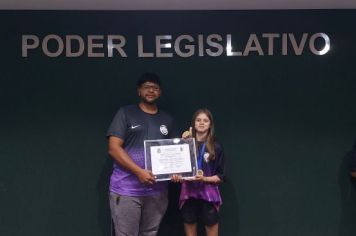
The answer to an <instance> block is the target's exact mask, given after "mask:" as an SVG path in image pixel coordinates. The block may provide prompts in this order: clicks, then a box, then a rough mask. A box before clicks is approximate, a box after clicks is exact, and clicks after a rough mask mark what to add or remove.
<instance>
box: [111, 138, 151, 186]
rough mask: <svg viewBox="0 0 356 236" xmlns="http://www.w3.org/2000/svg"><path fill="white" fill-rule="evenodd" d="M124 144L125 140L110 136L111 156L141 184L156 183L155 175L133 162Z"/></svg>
mask: <svg viewBox="0 0 356 236" xmlns="http://www.w3.org/2000/svg"><path fill="white" fill-rule="evenodd" d="M123 144H124V140H122V139H120V138H118V137H115V136H110V137H109V145H108V153H109V155H110V156H111V157H112V158H113V159H114V160H115V161H116V162H117V163H119V164H120V165H121V166H122V167H124V168H125V169H127V170H129V171H131V172H132V173H133V174H134V175H136V176H137V178H138V179H139V180H140V182H141V183H145V184H153V183H155V178H154V175H153V174H152V173H151V172H150V171H148V170H145V169H142V168H141V167H139V166H138V165H137V164H136V163H135V162H134V161H132V159H131V157H130V156H129V154H128V153H127V152H126V151H125V150H124V149H123V147H122V145H123Z"/></svg>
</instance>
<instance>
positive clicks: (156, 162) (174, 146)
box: [144, 138, 197, 181]
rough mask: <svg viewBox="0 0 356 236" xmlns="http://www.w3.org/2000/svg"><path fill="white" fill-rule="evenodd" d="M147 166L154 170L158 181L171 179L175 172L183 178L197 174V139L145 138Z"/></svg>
mask: <svg viewBox="0 0 356 236" xmlns="http://www.w3.org/2000/svg"><path fill="white" fill-rule="evenodd" d="M144 147H145V167H146V169H148V170H150V171H152V173H153V175H155V177H156V181H163V180H170V178H171V176H172V175H174V174H177V175H181V176H182V178H184V179H187V178H192V177H194V176H195V175H196V170H197V160H196V149H195V141H194V139H193V138H188V139H180V138H175V139H160V140H145V141H144Z"/></svg>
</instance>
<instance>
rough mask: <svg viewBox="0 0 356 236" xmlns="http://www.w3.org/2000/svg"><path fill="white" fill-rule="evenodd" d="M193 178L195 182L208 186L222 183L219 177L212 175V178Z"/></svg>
mask: <svg viewBox="0 0 356 236" xmlns="http://www.w3.org/2000/svg"><path fill="white" fill-rule="evenodd" d="M195 178H196V180H197V181H201V182H204V183H209V184H219V183H221V182H222V181H221V179H220V178H219V176H217V175H213V176H200V175H197V176H196V177H195Z"/></svg>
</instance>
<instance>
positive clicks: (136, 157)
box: [107, 73, 172, 236]
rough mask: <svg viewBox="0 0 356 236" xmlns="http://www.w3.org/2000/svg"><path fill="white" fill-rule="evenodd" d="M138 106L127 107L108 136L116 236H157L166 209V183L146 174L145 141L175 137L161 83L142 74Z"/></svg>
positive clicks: (151, 75)
mask: <svg viewBox="0 0 356 236" xmlns="http://www.w3.org/2000/svg"><path fill="white" fill-rule="evenodd" d="M137 92H138V96H139V97H140V102H139V104H138V105H129V106H124V107H122V108H120V109H119V111H118V112H117V113H116V115H115V117H114V119H113V121H112V123H111V125H110V128H109V130H108V132H107V137H108V142H109V144H108V145H109V147H108V152H109V155H110V156H111V157H112V158H113V159H114V170H113V173H112V175H111V179H110V196H109V198H110V208H111V215H112V219H113V222H114V226H115V234H116V236H124V235H125V236H138V235H139V236H154V235H156V234H157V232H158V228H159V224H160V222H161V220H162V217H163V215H164V213H165V211H166V209H167V205H168V198H167V185H168V183H167V182H157V183H156V181H155V177H154V176H153V174H152V173H151V172H150V171H148V170H145V158H144V146H143V143H144V140H153V139H166V138H171V136H172V118H171V116H170V115H168V114H167V113H165V112H164V111H162V110H160V109H158V106H157V103H156V102H157V100H158V98H159V97H160V96H161V81H160V78H159V77H158V76H157V75H156V74H151V73H146V74H143V75H142V76H141V77H140V79H139V80H138V82H137Z"/></svg>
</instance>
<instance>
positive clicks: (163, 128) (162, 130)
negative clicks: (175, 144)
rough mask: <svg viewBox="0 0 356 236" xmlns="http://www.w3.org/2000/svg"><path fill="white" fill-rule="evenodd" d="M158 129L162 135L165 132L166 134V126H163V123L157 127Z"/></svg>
mask: <svg viewBox="0 0 356 236" xmlns="http://www.w3.org/2000/svg"><path fill="white" fill-rule="evenodd" d="M159 131H161V133H162V134H163V135H167V134H168V129H167V126H165V125H161V126H160V127H159Z"/></svg>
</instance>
